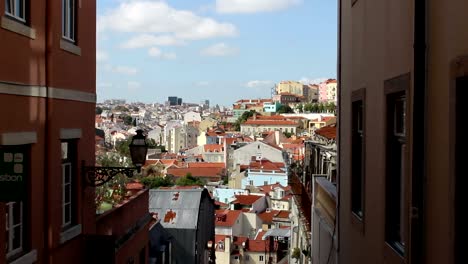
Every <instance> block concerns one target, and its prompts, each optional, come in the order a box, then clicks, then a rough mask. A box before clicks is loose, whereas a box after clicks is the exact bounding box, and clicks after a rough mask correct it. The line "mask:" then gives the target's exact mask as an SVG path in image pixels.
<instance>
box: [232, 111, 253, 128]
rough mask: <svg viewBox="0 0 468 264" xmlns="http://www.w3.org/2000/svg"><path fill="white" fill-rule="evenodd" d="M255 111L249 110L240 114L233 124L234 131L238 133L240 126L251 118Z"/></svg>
mask: <svg viewBox="0 0 468 264" xmlns="http://www.w3.org/2000/svg"><path fill="white" fill-rule="evenodd" d="M256 113H257V112H255V110H250V111H246V112H244V113H242V115H241V116H240V117H239V118H238V119H237V120H236V122H235V123H234V130H236V131H240V125H241V124H242V123H244V122H245V121H247V119H249V118H251V117H252V116H253V115H254V114H256Z"/></svg>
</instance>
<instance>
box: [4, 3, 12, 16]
mask: <svg viewBox="0 0 468 264" xmlns="http://www.w3.org/2000/svg"><path fill="white" fill-rule="evenodd" d="M10 1H11V0H5V13H8V14H11V3H10Z"/></svg>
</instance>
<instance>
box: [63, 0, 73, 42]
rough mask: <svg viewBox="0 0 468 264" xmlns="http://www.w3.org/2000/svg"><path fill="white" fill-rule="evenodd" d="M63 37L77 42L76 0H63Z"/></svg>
mask: <svg viewBox="0 0 468 264" xmlns="http://www.w3.org/2000/svg"><path fill="white" fill-rule="evenodd" d="M62 38H64V39H66V40H68V41H71V42H73V43H74V42H76V5H75V0H62Z"/></svg>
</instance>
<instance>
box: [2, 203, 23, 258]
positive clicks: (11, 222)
mask: <svg viewBox="0 0 468 264" xmlns="http://www.w3.org/2000/svg"><path fill="white" fill-rule="evenodd" d="M5 211H6V219H5V220H6V227H5V232H6V235H5V239H6V241H5V247H6V256H7V258H10V257H12V256H15V255H17V254H18V253H21V252H22V251H23V242H24V230H23V228H24V223H23V220H24V219H25V218H24V216H23V212H24V211H23V202H9V203H7V204H6V208H5Z"/></svg>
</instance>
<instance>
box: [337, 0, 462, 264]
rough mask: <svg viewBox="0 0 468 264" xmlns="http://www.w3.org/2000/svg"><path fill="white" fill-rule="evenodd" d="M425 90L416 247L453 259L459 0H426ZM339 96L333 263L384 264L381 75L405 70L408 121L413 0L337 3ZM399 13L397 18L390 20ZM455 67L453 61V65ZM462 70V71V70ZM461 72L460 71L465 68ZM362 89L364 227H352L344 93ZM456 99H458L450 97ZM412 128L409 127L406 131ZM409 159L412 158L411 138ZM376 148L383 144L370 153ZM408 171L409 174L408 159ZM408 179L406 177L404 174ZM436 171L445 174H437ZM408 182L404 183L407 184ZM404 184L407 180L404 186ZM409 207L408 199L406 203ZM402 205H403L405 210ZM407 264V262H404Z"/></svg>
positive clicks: (436, 258)
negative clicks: (337, 252) (421, 198)
mask: <svg viewBox="0 0 468 264" xmlns="http://www.w3.org/2000/svg"><path fill="white" fill-rule="evenodd" d="M427 2H428V5H427V10H428V11H427V21H428V23H427V25H426V26H427V36H428V39H427V71H426V72H427V73H428V75H427V76H428V77H427V89H426V96H427V98H426V99H425V102H426V104H427V105H426V107H425V108H426V119H425V121H426V127H425V133H426V139H425V143H426V144H425V146H426V149H425V155H426V156H425V157H426V160H425V161H424V164H425V165H424V166H425V174H426V175H425V181H424V185H423V190H424V199H425V200H424V204H425V205H426V206H425V207H424V208H421V209H423V212H422V213H420V217H422V220H423V221H424V227H423V231H424V236H422V238H423V242H422V252H423V254H424V256H423V257H424V258H423V260H424V262H425V263H442V262H447V263H455V262H454V251H453V248H454V234H455V233H457V230H454V220H453V219H455V216H454V211H455V210H454V203H453V201H454V196H453V193H454V181H453V173H452V172H453V166H454V165H453V163H452V162H451V157H453V156H452V155H453V154H454V153H453V149H454V145H453V144H454V143H453V142H455V138H454V136H453V134H450V133H451V132H453V129H454V126H453V123H451V120H453V118H452V117H453V113H452V114H451V107H452V106H453V105H454V101H453V99H454V98H453V97H451V96H452V95H453V92H454V90H453V89H454V87H453V83H454V76H456V73H455V72H456V71H455V72H454V68H453V65H455V63H454V61H455V59H457V58H460V57H462V56H466V55H468V48H467V47H468V37H467V35H466V34H464V33H463V32H464V31H465V28H466V26H467V25H468V22H467V21H466V19H465V15H464V12H463V11H462V10H466V9H467V8H468V3H467V2H466V1H443V2H435V1H427ZM342 3H343V14H342V27H343V28H342V30H343V31H342V35H341V39H342V42H341V43H342V45H341V46H342V49H341V57H342V64H341V65H342V82H341V83H340V85H341V87H342V91H341V92H342V95H341V103H340V106H341V109H343V110H342V111H341V114H342V116H341V120H340V130H341V139H340V144H341V147H340V149H341V153H340V156H341V159H340V161H341V162H340V163H341V168H340V171H341V177H340V179H341V183H340V185H341V188H340V189H341V191H342V194H341V199H342V200H341V206H340V208H341V210H340V220H339V222H340V230H341V231H340V244H341V246H340V256H339V257H340V262H341V263H381V262H384V261H385V259H384V256H385V255H384V254H383V252H384V248H385V245H384V242H383V241H384V231H385V218H384V217H385V210H384V209H385V208H384V205H385V200H384V198H385V197H384V194H385V178H384V176H385V171H384V168H385V153H384V149H385V142H384V138H385V108H384V107H385V97H384V92H383V90H384V86H383V83H384V81H385V80H388V79H390V78H392V77H396V76H399V75H401V74H405V73H409V74H410V78H411V80H410V82H411V87H410V91H409V94H410V103H409V105H408V107H409V109H408V111H409V113H410V116H409V119H410V120H409V124H411V122H412V121H413V119H412V116H411V114H412V113H413V109H412V103H411V102H412V101H411V100H412V98H411V96H412V95H413V93H414V87H413V77H414V71H413V67H414V65H413V62H412V58H413V52H412V51H413V44H414V40H413V30H414V29H413V27H414V24H413V21H414V12H415V10H414V1H400V0H399V1H391V2H388V1H361V0H358V1H357V2H356V4H355V5H354V6H353V7H351V3H350V2H347V1H343V2H342ZM395 17H398V19H395ZM455 67H456V66H455ZM462 72H463V70H462ZM465 72H466V71H465ZM364 87H365V88H366V102H367V104H366V108H367V109H368V111H366V115H367V116H366V120H367V123H366V131H368V133H367V135H366V146H367V147H366V151H367V155H366V175H367V177H366V178H365V190H366V192H365V210H366V215H365V222H364V228H365V229H364V230H365V231H364V232H361V231H359V228H356V227H355V226H354V225H353V224H352V222H351V221H352V218H351V217H352V216H351V214H350V204H349V197H350V180H349V179H350V177H349V176H350V169H351V164H350V160H351V159H350V152H349V150H350V147H351V142H350V131H351V128H350V122H349V121H350V118H351V117H350V109H351V106H350V98H351V92H352V91H353V90H356V89H359V88H364ZM457 99H458V98H457ZM414 129H415V128H414V127H412V126H409V128H408V131H409V135H410V136H414V137H422V136H423V135H415V134H412V133H413V131H414ZM407 145H408V146H409V149H408V151H409V153H408V160H409V161H411V160H412V158H413V156H412V155H413V150H412V141H411V139H410V141H409V142H408V143H407ZM376 149H382V150H381V151H376ZM407 171H408V172H411V171H412V167H411V163H410V162H409V164H408V169H407ZM408 175H409V177H408V180H409V181H411V180H412V174H411V173H409V174H408ZM440 175H445V176H444V177H440ZM410 184H411V182H410ZM410 186H411V185H410ZM408 206H409V204H408ZM408 210H409V209H408ZM408 263H411V262H408Z"/></svg>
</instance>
